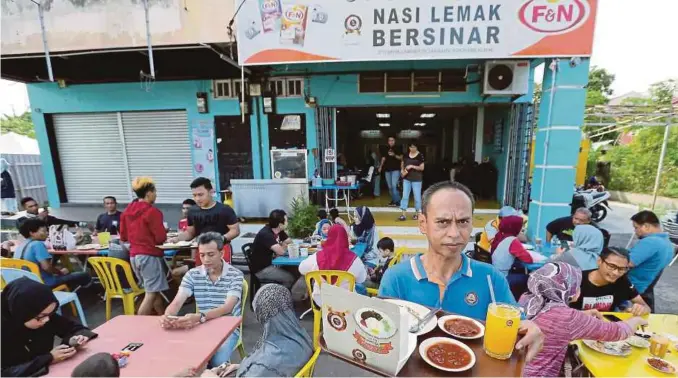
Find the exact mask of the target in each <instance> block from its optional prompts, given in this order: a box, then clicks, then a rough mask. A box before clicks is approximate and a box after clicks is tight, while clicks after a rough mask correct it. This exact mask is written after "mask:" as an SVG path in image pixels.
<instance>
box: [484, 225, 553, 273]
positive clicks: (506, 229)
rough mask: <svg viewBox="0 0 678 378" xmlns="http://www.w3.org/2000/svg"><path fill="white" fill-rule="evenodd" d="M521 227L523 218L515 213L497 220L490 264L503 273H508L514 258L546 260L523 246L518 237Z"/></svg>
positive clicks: (531, 260) (528, 261) (525, 260)
mask: <svg viewBox="0 0 678 378" xmlns="http://www.w3.org/2000/svg"><path fill="white" fill-rule="evenodd" d="M522 229H523V218H522V217H520V216H517V215H511V216H508V217H504V218H502V219H501V221H500V222H499V232H497V235H496V236H495V237H494V239H493V240H492V243H491V246H492V247H491V248H490V252H491V253H492V265H494V266H495V267H496V268H497V269H499V271H500V272H502V273H504V275H507V276H508V275H509V272H510V271H511V267H512V266H513V263H514V262H515V260H516V259H518V260H520V261H522V262H524V263H528V264H531V263H534V262H539V261H543V260H546V257H545V256H543V255H541V254H539V253H536V252H530V251H528V250H526V249H525V247H523V243H521V242H520V240H519V239H518V235H520V231H521V230H522Z"/></svg>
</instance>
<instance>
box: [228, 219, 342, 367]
mask: <svg viewBox="0 0 678 378" xmlns="http://www.w3.org/2000/svg"><path fill="white" fill-rule="evenodd" d="M340 228H341V227H340ZM344 239H346V238H344ZM252 305H253V307H254V313H255V315H256V316H257V321H258V322H259V323H260V324H261V325H262V326H263V327H264V333H263V335H262V336H261V339H259V341H258V342H257V344H256V345H255V346H254V350H253V351H252V353H250V355H249V356H247V357H246V358H245V359H244V360H243V361H242V362H241V363H240V366H239V368H238V373H237V376H238V377H293V376H295V375H296V374H297V373H298V372H299V370H301V368H302V367H304V365H305V364H306V362H308V360H309V359H310V358H311V356H312V355H313V343H312V341H311V338H310V337H309V336H308V333H306V331H305V330H304V327H302V326H301V324H299V320H298V318H297V315H296V314H295V313H294V307H293V304H292V295H291V294H290V291H289V290H288V289H286V288H285V287H284V286H281V285H277V284H268V285H264V286H262V287H261V289H259V291H257V294H256V295H255V296H254V299H253V300H252Z"/></svg>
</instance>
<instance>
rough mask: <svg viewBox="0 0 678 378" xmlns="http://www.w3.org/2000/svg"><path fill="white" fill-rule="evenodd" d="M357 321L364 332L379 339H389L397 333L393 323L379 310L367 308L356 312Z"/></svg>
mask: <svg viewBox="0 0 678 378" xmlns="http://www.w3.org/2000/svg"><path fill="white" fill-rule="evenodd" d="M355 317H356V321H357V322H358V323H359V324H360V327H361V329H362V330H363V331H365V332H367V333H368V334H370V335H372V336H374V337H377V338H389V337H391V336H393V335H394V334H395V332H396V327H395V326H394V325H393V321H392V320H391V319H390V318H389V317H388V316H387V315H386V314H384V313H382V312H381V311H378V310H374V309H370V308H365V309H360V310H358V311H357V312H356V316H355Z"/></svg>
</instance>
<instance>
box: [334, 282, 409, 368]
mask: <svg viewBox="0 0 678 378" xmlns="http://www.w3.org/2000/svg"><path fill="white" fill-rule="evenodd" d="M321 296H322V303H323V306H322V318H323V337H324V339H325V343H326V345H327V350H328V351H330V352H332V353H335V354H338V355H340V356H343V357H344V358H346V359H348V360H352V361H353V362H355V363H356V364H359V365H364V366H365V367H366V368H368V369H371V370H376V371H379V372H382V373H384V374H388V375H389V376H395V375H397V374H398V372H399V371H400V369H402V367H403V366H405V363H406V362H407V360H408V359H409V357H410V355H411V354H412V351H413V350H414V348H413V346H416V336H414V335H411V334H410V333H409V329H408V321H409V318H408V315H407V312H406V310H405V309H403V308H400V307H399V306H397V305H395V304H393V303H388V302H385V301H382V300H380V299H376V298H369V297H366V296H362V295H359V294H356V293H353V292H349V291H347V290H346V289H343V288H341V287H336V286H332V285H323V286H322V287H321Z"/></svg>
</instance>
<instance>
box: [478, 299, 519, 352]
mask: <svg viewBox="0 0 678 378" xmlns="http://www.w3.org/2000/svg"><path fill="white" fill-rule="evenodd" d="M519 326H520V309H519V308H518V307H516V306H514V305H510V304H507V303H490V306H489V307H488V308H487V321H486V323H485V340H484V342H483V349H484V350H485V353H487V355H488V356H490V357H492V358H496V359H499V360H507V359H509V358H511V354H513V348H514V347H515V345H516V339H517V338H518V327H519Z"/></svg>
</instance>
